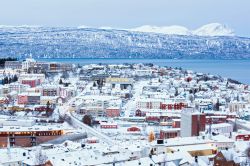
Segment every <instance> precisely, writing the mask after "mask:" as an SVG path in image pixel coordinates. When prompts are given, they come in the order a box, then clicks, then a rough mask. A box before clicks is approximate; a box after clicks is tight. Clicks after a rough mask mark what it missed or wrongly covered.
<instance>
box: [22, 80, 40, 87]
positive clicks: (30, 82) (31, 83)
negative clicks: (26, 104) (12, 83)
mask: <svg viewBox="0 0 250 166" xmlns="http://www.w3.org/2000/svg"><path fill="white" fill-rule="evenodd" d="M21 83H22V84H25V85H29V86H30V87H32V88H33V87H36V86H37V85H40V83H41V81H40V79H24V80H22V81H21Z"/></svg>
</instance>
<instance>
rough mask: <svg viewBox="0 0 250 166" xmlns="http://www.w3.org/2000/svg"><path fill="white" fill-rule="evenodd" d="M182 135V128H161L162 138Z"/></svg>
mask: <svg viewBox="0 0 250 166" xmlns="http://www.w3.org/2000/svg"><path fill="white" fill-rule="evenodd" d="M179 136H180V128H174V129H173V128H169V129H164V130H163V129H162V130H160V139H168V138H175V137H179Z"/></svg>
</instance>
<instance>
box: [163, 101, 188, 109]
mask: <svg viewBox="0 0 250 166" xmlns="http://www.w3.org/2000/svg"><path fill="white" fill-rule="evenodd" d="M186 107H187V105H186V104H184V103H174V104H164V103H161V104H160V109H162V110H173V109H174V110H182V109H183V108H186Z"/></svg>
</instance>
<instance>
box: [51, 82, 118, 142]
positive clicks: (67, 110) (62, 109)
mask: <svg viewBox="0 0 250 166" xmlns="http://www.w3.org/2000/svg"><path fill="white" fill-rule="evenodd" d="M91 84H93V82H90V83H89V85H91ZM87 87H88V86H87ZM85 92H86V90H83V91H82V92H81V93H80V94H78V95H77V96H75V97H73V98H71V99H70V100H68V102H66V103H64V104H63V105H62V106H58V107H57V108H56V109H55V110H57V111H58V113H59V114H60V116H62V117H63V116H65V115H66V116H67V117H68V118H70V120H71V123H73V126H74V127H77V128H81V129H82V130H83V131H86V132H87V133H88V135H92V136H95V137H97V138H99V139H100V140H102V141H104V142H106V143H107V144H109V145H113V144H114V142H113V140H112V139H111V138H109V137H108V136H106V135H104V134H102V133H101V132H99V131H97V130H95V129H94V128H92V127H90V126H88V125H86V124H84V123H82V122H81V121H80V120H79V119H77V118H76V117H74V116H73V115H72V113H71V108H72V107H71V104H72V103H74V102H75V101H76V100H77V99H78V98H79V97H80V96H82V95H84V94H85Z"/></svg>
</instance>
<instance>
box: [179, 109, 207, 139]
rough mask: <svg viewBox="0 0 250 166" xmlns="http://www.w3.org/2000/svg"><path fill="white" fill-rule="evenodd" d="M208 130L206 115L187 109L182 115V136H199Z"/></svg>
mask: <svg viewBox="0 0 250 166" xmlns="http://www.w3.org/2000/svg"><path fill="white" fill-rule="evenodd" d="M205 129H206V115H205V114H202V113H200V112H197V111H195V110H194V109H192V108H191V109H186V110H184V111H182V113H181V136H182V137H191V136H199V134H200V132H201V131H205Z"/></svg>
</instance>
